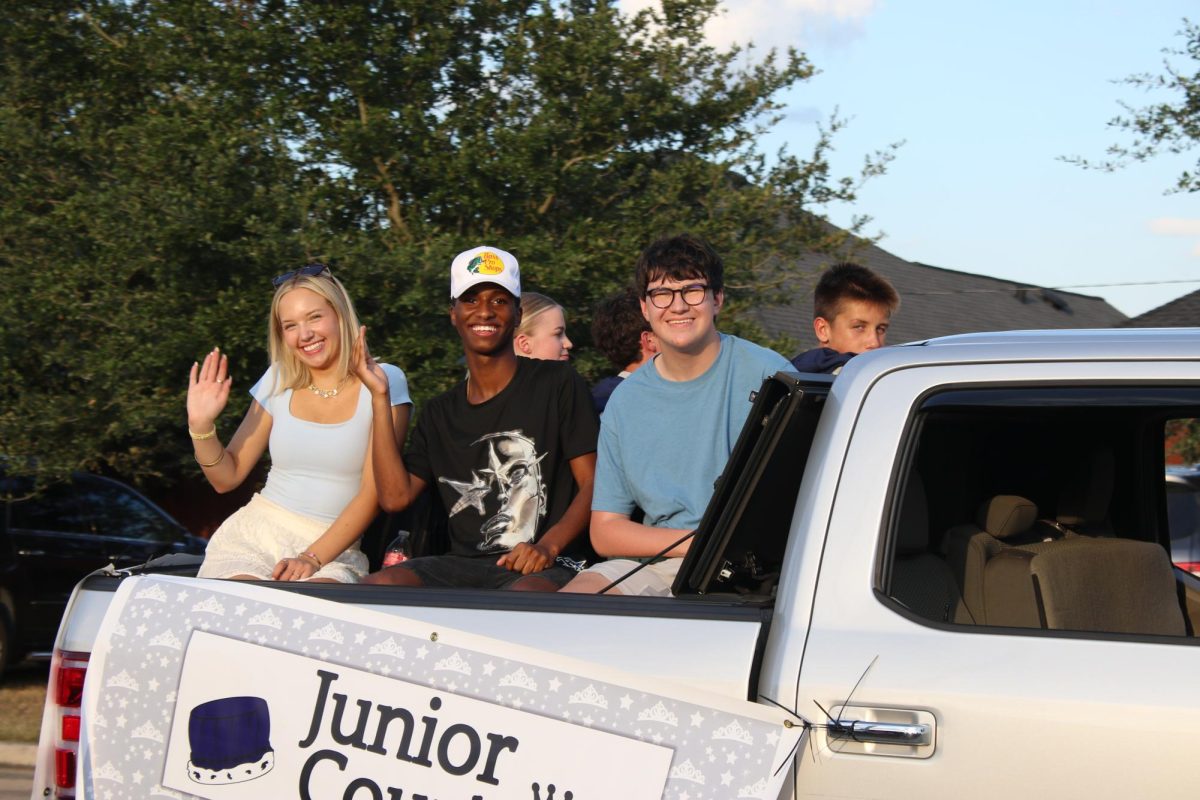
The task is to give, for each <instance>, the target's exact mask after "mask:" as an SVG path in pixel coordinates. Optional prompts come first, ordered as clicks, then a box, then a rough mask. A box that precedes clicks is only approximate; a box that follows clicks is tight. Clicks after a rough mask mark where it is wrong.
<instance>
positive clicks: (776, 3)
mask: <svg viewBox="0 0 1200 800" xmlns="http://www.w3.org/2000/svg"><path fill="white" fill-rule="evenodd" d="M657 2H658V0H620V6H621V10H622V11H625V12H626V13H633V12H635V11H637V10H639V9H642V8H646V7H648V6H651V5H656V4H657ZM880 2H881V0H725V2H724V3H722V4H721V9H720V11H718V12H717V15H716V16H715V17H713V19H711V20H710V21H709V23H708V26H707V28H706V29H705V33H706V34H707V36H708V40H709V42H710V43H712V44H713V45H715V46H716V47H719V48H722V49H724V48H726V47H728V46H729V45H731V44H748V43H750V42H753V43H754V45H755V48H756V49H757V51H758V52H766V51H767V50H769V49H771V48H776V49H779V50H783V49H785V48H787V47H788V46H789V45H790V46H793V47H796V48H797V49H800V50H807V49H809V48H811V47H812V46H813V45H814V44H821V45H826V46H837V45H842V44H845V43H846V42H849V41H851V40H853V39H856V38H858V37H859V36H861V35H862V33H863V28H864V25H865V22H866V20H867V18H868V17H870V16H871V14H872V13H874V12H875V10H876V9H877V8H878V7H879V4H880Z"/></svg>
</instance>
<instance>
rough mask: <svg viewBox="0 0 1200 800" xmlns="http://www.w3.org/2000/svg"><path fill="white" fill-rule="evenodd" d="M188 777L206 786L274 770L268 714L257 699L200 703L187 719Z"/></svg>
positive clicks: (264, 773) (244, 779)
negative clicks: (189, 748)
mask: <svg viewBox="0 0 1200 800" xmlns="http://www.w3.org/2000/svg"><path fill="white" fill-rule="evenodd" d="M188 743H189V744H190V745H191V748H192V760H191V761H189V762H188V777H189V778H190V779H191V780H192V781H194V782H195V783H201V784H205V785H209V786H214V785H224V784H230V783H242V782H243V781H251V780H254V779H255V778H261V777H262V776H263V775H266V774H267V773H268V772H270V771H271V768H272V767H273V766H275V751H274V750H272V749H271V714H270V711H269V710H268V709H267V701H266V700H263V699H262V698H261V697H223V698H221V699H219V700H210V701H208V702H207V703H201V704H200V705H198V706H196V707H195V708H193V709H192V713H191V716H190V717H189V718H188Z"/></svg>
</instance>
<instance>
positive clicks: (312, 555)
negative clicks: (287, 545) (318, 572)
mask: <svg viewBox="0 0 1200 800" xmlns="http://www.w3.org/2000/svg"><path fill="white" fill-rule="evenodd" d="M300 555H302V556H308V557H309V558H311V559H312V560H313V561H315V562H317V569H321V568H322V567H324V566H325V565H324V564H323V563H321V559H319V558H317V554H316V553H314V552H313V551H312V550H305V551H304V552H303V553H301V554H300Z"/></svg>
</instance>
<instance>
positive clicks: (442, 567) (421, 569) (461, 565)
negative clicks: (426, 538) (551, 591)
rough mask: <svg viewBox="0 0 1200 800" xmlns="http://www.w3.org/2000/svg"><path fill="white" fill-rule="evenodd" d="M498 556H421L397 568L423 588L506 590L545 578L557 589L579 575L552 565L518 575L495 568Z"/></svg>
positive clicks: (562, 567) (557, 565)
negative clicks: (414, 577)
mask: <svg viewBox="0 0 1200 800" xmlns="http://www.w3.org/2000/svg"><path fill="white" fill-rule="evenodd" d="M497 558H499V556H498V555H497V556H484V557H482V558H480V557H470V556H456V555H444V556H422V557H420V558H410V559H409V560H408V561H404V562H401V563H400V564H397V565H396V566H397V567H400V568H402V569H410V570H412V571H413V572H415V573H417V576H418V577H419V578H420V579H421V583H423V584H424V585H426V586H451V587H456V588H459V589H507V588H508V587H509V586H511V585H512V584H514V583H516V582H517V581H519V580H520V579H521V578H545V579H546V580H548V581H551V582H552V583H553V584H554V585H555V586H557V587H559V588H560V589H561V588H562V587H563V586H565V585H566V583H567V581H569V580H571V578H574V577H575V576H576V575H578V574H579V573H578V572H576V571H575V570H573V569H570V568H568V567H564V566H563V565H562V564H554V565H553V566H551V567H547V568H546V569H544V570H542V571H541V572H531V573H529V574H528V575H522V574H521V573H519V572H514V571H513V570H511V569H505V568H504V567H499V566H496V559H497Z"/></svg>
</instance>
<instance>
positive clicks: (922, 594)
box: [877, 385, 1200, 641]
mask: <svg viewBox="0 0 1200 800" xmlns="http://www.w3.org/2000/svg"><path fill="white" fill-rule="evenodd" d="M1197 417H1200V392H1198V391H1197V390H1196V389H1195V388H1191V387H1171V386H1124V385H1123V386H1109V387H1096V386H1086V387H1084V386H1060V387H1046V386H1021V387H995V388H981V389H974V388H972V389H958V390H953V389H952V390H947V391H943V392H939V393H936V394H933V395H931V396H929V397H927V398H926V399H925V400H924V401H923V402H922V403H921V405H920V407H919V408H918V409H917V410H916V412H915V413H914V415H913V418H912V421H911V425H910V430H909V432H908V441H907V446H906V449H905V452H904V454H903V456H902V458H903V460H902V462H901V464H900V465H899V466H898V470H897V479H896V481H895V491H894V492H893V502H892V512H891V513H890V514H889V518H888V520H887V522H886V525H887V529H886V530H885V533H886V534H887V535H886V536H884V537H882V538H881V541H883V542H884V543H885V546H884V548H883V550H882V553H881V559H880V563H879V571H878V584H877V591H878V593H879V595H880V597H881V598H883V599H884V601H885V602H888V603H889V604H891V605H893V606H895V607H896V608H897V609H898V610H900V611H902V613H906V614H908V615H910V616H912V617H913V618H915V619H918V620H920V621H925V622H931V623H936V624H945V625H970V626H989V627H999V628H1004V629H1007V630H1008V632H1016V631H1022V632H1029V633H1039V632H1045V631H1051V630H1053V631H1056V632H1063V631H1073V632H1077V633H1079V634H1084V635H1116V636H1129V635H1132V636H1139V637H1194V635H1195V631H1196V628H1197V625H1200V581H1198V580H1197V578H1196V576H1194V575H1192V574H1191V573H1189V572H1187V571H1186V570H1183V569H1180V568H1178V567H1176V566H1175V565H1173V564H1172V561H1171V556H1170V553H1171V541H1172V536H1171V528H1170V520H1169V518H1168V511H1167V488H1166V487H1167V483H1166V480H1165V473H1166V466H1167V463H1168V459H1170V458H1171V457H1172V455H1173V453H1174V452H1175V449H1176V448H1177V442H1175V441H1173V439H1172V435H1171V431H1172V430H1174V428H1173V427H1172V426H1171V424H1170V423H1172V422H1173V421H1180V420H1183V421H1194V420H1195V419H1196V418H1197ZM1193 641H1194V639H1193Z"/></svg>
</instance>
